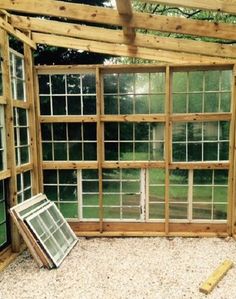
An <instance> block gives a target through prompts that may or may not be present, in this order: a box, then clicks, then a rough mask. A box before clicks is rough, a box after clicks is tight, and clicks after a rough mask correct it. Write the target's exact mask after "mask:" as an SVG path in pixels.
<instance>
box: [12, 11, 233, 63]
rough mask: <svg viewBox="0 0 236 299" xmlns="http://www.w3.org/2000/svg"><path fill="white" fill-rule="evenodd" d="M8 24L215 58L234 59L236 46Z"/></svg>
mask: <svg viewBox="0 0 236 299" xmlns="http://www.w3.org/2000/svg"><path fill="white" fill-rule="evenodd" d="M11 24H12V25H13V26H14V27H16V28H19V29H21V30H31V31H33V32H41V33H48V34H56V35H62V36H67V37H76V38H81V39H85V40H94V41H102V42H108V43H115V44H125V45H130V44H132V45H133V46H138V47H145V48H151V49H153V50H160V49H161V50H169V51H176V52H186V53H192V54H201V55H208V56H215V57H225V58H226V57H228V58H236V47H235V46H232V45H224V44H219V43H214V42H203V41H195V40H189V39H184V38H170V37H161V36H157V35H152V34H144V33H136V35H135V39H134V40H132V41H130V40H129V39H128V38H126V37H125V36H124V34H123V31H122V30H120V29H104V28H99V27H94V26H86V25H79V24H71V23H66V22H59V21H52V20H46V19H38V18H31V17H22V16H14V15H12V16H11Z"/></svg>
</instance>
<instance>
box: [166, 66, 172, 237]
mask: <svg viewBox="0 0 236 299" xmlns="http://www.w3.org/2000/svg"><path fill="white" fill-rule="evenodd" d="M170 76H171V74H170V67H168V66H167V67H166V77H165V80H166V81H165V91H166V97H165V113H166V122H165V233H166V235H168V233H169V218H170V210H169V185H170V173H169V164H170V162H171V156H170V144H171V136H170V134H171V131H170V111H171V77H170Z"/></svg>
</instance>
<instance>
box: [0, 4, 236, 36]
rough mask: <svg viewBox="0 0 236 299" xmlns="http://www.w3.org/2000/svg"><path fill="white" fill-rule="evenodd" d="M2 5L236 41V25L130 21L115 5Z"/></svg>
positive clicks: (140, 17) (148, 17)
mask: <svg viewBox="0 0 236 299" xmlns="http://www.w3.org/2000/svg"><path fill="white" fill-rule="evenodd" d="M0 8H2V9H6V10H10V11H17V12H24V13H32V14H37V15H47V16H56V17H62V18H69V19H74V20H80V21H85V22H92V23H100V24H110V25H116V26H122V27H123V26H124V27H127V26H129V27H133V28H145V29H150V30H158V31H162V32H173V33H181V34H190V35H195V36H206V37H214V38H221V39H229V40H236V30H235V28H236V26H235V25H234V24H225V23H217V22H215V23H213V22H208V21H199V20H189V19H184V18H180V17H169V16H168V17H167V16H157V15H152V14H147V13H138V12H136V13H133V17H132V19H131V20H130V21H128V22H127V21H124V20H123V19H122V18H121V16H120V15H119V14H118V12H117V11H116V10H114V9H111V8H101V7H96V6H90V5H84V4H75V3H67V2H63V1H53V0H43V1H42V0H31V1H29V0H0ZM78 11H79V13H78Z"/></svg>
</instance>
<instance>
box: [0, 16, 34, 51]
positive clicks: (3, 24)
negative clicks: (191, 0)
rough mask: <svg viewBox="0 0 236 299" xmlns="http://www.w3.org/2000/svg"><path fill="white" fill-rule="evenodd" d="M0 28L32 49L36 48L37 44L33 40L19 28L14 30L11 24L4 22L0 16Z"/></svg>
mask: <svg viewBox="0 0 236 299" xmlns="http://www.w3.org/2000/svg"><path fill="white" fill-rule="evenodd" d="M0 28H2V29H4V30H5V31H6V32H7V33H9V34H11V35H13V36H14V37H16V38H17V39H19V40H20V41H22V42H23V43H25V44H27V45H28V46H30V47H31V48H33V49H36V48H37V46H36V44H35V42H33V41H32V40H31V39H30V38H29V37H28V36H27V35H25V34H24V33H22V32H20V31H19V30H16V29H15V28H14V27H13V26H12V25H10V24H9V23H8V22H6V21H5V20H4V19H3V18H1V17H0Z"/></svg>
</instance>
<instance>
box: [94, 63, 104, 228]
mask: <svg viewBox="0 0 236 299" xmlns="http://www.w3.org/2000/svg"><path fill="white" fill-rule="evenodd" d="M96 94H97V160H98V180H99V230H100V233H102V232H103V214H104V213H103V188H102V163H103V159H104V155H103V126H102V124H101V114H102V110H103V108H102V80H101V73H100V69H99V67H97V68H96Z"/></svg>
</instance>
